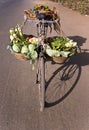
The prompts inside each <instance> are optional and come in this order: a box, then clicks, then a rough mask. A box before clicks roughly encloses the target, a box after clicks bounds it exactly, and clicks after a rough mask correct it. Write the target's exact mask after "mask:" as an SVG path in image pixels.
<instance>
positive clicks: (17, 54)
mask: <svg viewBox="0 0 89 130" xmlns="http://www.w3.org/2000/svg"><path fill="white" fill-rule="evenodd" d="M13 55H14V56H15V57H16V58H17V59H19V60H21V61H27V60H29V59H28V58H27V57H26V56H25V55H24V54H21V53H16V52H13Z"/></svg>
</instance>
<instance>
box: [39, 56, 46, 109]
mask: <svg viewBox="0 0 89 130" xmlns="http://www.w3.org/2000/svg"><path fill="white" fill-rule="evenodd" d="M39 60H40V67H39V70H40V75H39V76H40V82H39V100H40V111H43V110H44V107H45V61H44V57H40V58H39Z"/></svg>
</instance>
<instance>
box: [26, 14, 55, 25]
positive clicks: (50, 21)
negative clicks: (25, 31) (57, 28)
mask: <svg viewBox="0 0 89 130" xmlns="http://www.w3.org/2000/svg"><path fill="white" fill-rule="evenodd" d="M24 20H25V21H28V22H30V23H39V22H42V23H51V24H53V23H55V22H56V20H45V19H41V20H39V19H30V18H27V17H26V16H24Z"/></svg>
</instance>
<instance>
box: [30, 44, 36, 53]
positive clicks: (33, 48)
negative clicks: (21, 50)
mask: <svg viewBox="0 0 89 130" xmlns="http://www.w3.org/2000/svg"><path fill="white" fill-rule="evenodd" d="M28 49H29V51H30V52H32V51H34V50H35V45H33V44H30V45H29V46H28Z"/></svg>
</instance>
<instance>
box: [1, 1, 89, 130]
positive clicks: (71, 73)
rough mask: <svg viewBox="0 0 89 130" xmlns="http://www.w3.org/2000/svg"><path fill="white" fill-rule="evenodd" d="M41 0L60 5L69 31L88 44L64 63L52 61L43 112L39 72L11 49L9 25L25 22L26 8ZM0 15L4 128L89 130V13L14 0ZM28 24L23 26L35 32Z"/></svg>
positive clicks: (66, 30) (73, 36) (64, 22)
mask: <svg viewBox="0 0 89 130" xmlns="http://www.w3.org/2000/svg"><path fill="white" fill-rule="evenodd" d="M36 3H45V4H47V5H50V7H53V6H56V7H57V9H58V13H60V17H61V25H62V29H63V30H64V32H65V33H66V35H67V36H68V37H70V38H72V39H74V40H75V41H77V42H78V44H79V46H80V47H81V48H82V49H87V50H85V52H82V53H81V54H78V55H77V56H74V57H73V58H72V59H71V61H70V62H69V63H68V64H65V65H64V66H60V65H57V64H51V62H48V63H47V71H46V75H47V83H48V84H47V85H48V86H47V91H46V101H47V104H46V108H45V110H44V112H43V113H41V112H40V111H39V100H38V90H37V87H35V88H34V87H33V85H34V80H35V71H32V69H31V65H30V64H29V62H22V61H19V60H17V59H15V58H14V56H13V55H11V54H10V53H9V52H8V51H7V50H6V46H7V44H8V42H9V33H8V30H9V28H11V27H13V26H15V25H16V24H17V23H22V20H23V10H24V9H27V8H31V7H33V5H35V4H36ZM0 16H1V18H0V130H89V44H88V43H89V17H87V16H82V15H80V14H79V13H77V12H75V11H72V10H70V9H67V8H65V7H62V6H61V5H59V4H58V3H54V2H50V1H47V0H45V1H42V0H34V1H32V0H30V1H29V0H19V1H15V2H14V3H13V2H12V3H9V6H7V5H5V6H4V7H2V8H1V7H0ZM28 27H29V26H28V25H27V27H26V29H25V30H24V31H27V32H28V33H29V31H31V33H34V28H35V27H33V28H32V27H31V28H29V29H28ZM52 35H56V33H52Z"/></svg>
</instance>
